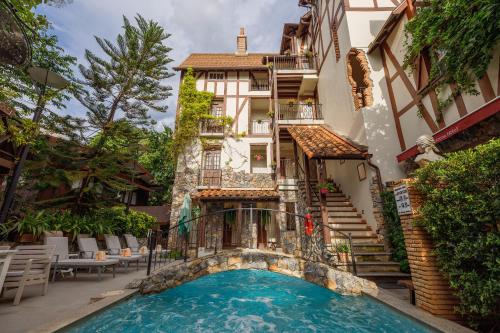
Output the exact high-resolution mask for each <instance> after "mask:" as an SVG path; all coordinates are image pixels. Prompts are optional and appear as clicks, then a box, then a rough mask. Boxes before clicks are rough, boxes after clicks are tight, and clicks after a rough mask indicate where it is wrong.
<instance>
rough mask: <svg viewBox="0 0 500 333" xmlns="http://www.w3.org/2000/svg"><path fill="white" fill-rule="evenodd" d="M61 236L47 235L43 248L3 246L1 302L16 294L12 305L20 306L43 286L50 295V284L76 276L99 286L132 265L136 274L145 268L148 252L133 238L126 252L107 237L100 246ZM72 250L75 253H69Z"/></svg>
mask: <svg viewBox="0 0 500 333" xmlns="http://www.w3.org/2000/svg"><path fill="white" fill-rule="evenodd" d="M60 234H62V233H59V232H50V233H46V236H45V237H44V240H43V243H44V245H19V246H15V247H14V248H12V249H11V248H10V246H5V245H2V246H0V290H1V294H0V295H1V296H2V297H0V300H1V299H2V298H6V297H7V298H9V297H11V296H12V295H11V294H12V293H10V291H11V290H15V296H14V300H13V305H18V304H19V303H20V302H21V299H22V297H23V293H24V290H25V288H26V287H28V286H38V285H40V288H41V295H45V294H46V293H47V292H50V286H49V282H52V283H57V281H58V280H68V279H67V277H68V276H69V277H71V278H72V280H75V281H76V280H77V275H81V274H84V276H85V279H86V280H92V281H94V282H95V283H99V281H101V280H102V279H103V275H107V276H112V278H115V276H116V272H119V273H128V271H129V270H128V268H129V266H130V264H135V266H136V270H135V271H137V272H139V271H140V270H142V269H145V268H146V265H147V259H148V255H149V251H148V250H147V249H146V247H140V245H139V241H138V240H137V238H136V237H134V236H133V235H130V234H127V235H126V238H124V244H127V245H132V246H131V247H125V248H124V247H122V245H121V244H122V243H121V240H120V237H118V236H116V235H106V236H105V237H104V239H105V241H104V242H103V244H102V245H103V246H99V244H98V241H97V239H96V238H92V237H89V236H88V235H78V237H76V242H73V241H72V239H69V238H68V237H63V236H60ZM52 235H56V236H52ZM75 245H76V246H75ZM71 248H75V251H73V252H70V249H71ZM76 248H77V250H76ZM156 253H161V251H154V255H156Z"/></svg>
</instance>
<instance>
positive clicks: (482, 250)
mask: <svg viewBox="0 0 500 333" xmlns="http://www.w3.org/2000/svg"><path fill="white" fill-rule="evenodd" d="M499 164H500V139H495V140H492V141H490V142H489V143H487V144H484V145H479V146H477V147H476V148H474V149H468V150H463V151H458V152H455V153H451V154H448V155H447V156H446V159H444V160H442V161H437V162H433V163H430V164H428V165H426V166H425V167H424V168H421V169H419V170H417V183H416V188H417V189H418V190H419V191H420V192H421V193H422V194H423V195H424V196H425V201H424V204H423V206H422V207H421V213H422V220H421V223H423V225H424V227H425V228H426V230H427V231H428V232H429V234H430V235H431V237H432V239H433V241H434V244H435V246H436V249H435V252H436V254H437V259H438V262H439V265H440V266H441V269H442V270H443V272H444V273H446V275H447V276H448V278H449V280H450V283H451V287H452V288H453V289H455V290H456V293H457V295H458V296H459V297H460V300H461V304H460V307H459V310H460V311H461V312H462V313H463V314H466V315H468V316H469V317H470V318H471V319H472V321H473V322H476V323H478V322H480V321H481V320H483V321H484V319H493V321H494V320H495V318H496V319H497V320H498V318H499V317H498V316H499V314H500V303H499V299H500V260H499V256H498V254H499V253H500V230H499V224H498V223H499V221H500V168H498V165H499ZM471 171H473V172H471ZM487 331H489V330H487ZM493 331H494V329H493V330H491V332H493Z"/></svg>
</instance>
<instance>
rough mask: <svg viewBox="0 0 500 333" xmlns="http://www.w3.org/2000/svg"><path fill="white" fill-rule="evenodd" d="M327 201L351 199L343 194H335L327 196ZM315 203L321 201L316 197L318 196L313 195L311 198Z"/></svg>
mask: <svg viewBox="0 0 500 333" xmlns="http://www.w3.org/2000/svg"><path fill="white" fill-rule="evenodd" d="M325 199H326V201H328V202H333V201H348V200H349V199H347V198H346V197H345V196H344V195H342V196H338V197H333V196H327V197H326V198H325ZM311 201H312V202H313V203H315V202H318V203H319V200H318V199H317V198H316V196H314V195H313V198H312V200H311Z"/></svg>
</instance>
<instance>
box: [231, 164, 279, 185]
mask: <svg viewBox="0 0 500 333" xmlns="http://www.w3.org/2000/svg"><path fill="white" fill-rule="evenodd" d="M272 184H273V180H272V178H271V174H267V173H245V172H244V171H238V172H235V171H233V169H232V168H230V167H227V166H226V167H225V168H223V169H222V187H224V188H231V187H234V188H271V187H272Z"/></svg>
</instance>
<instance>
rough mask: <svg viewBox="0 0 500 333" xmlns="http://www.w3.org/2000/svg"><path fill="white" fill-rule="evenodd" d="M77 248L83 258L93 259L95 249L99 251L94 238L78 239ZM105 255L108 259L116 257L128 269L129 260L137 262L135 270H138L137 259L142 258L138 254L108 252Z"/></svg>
mask: <svg viewBox="0 0 500 333" xmlns="http://www.w3.org/2000/svg"><path fill="white" fill-rule="evenodd" d="M78 248H79V249H80V253H81V254H82V256H83V258H86V259H93V258H94V256H95V254H96V253H97V251H99V248H98V247H97V241H96V240H95V238H80V239H78ZM107 257H108V258H109V259H117V260H118V261H119V262H120V264H123V265H124V266H125V270H128V265H129V263H131V262H135V263H136V264H137V270H139V260H141V258H142V256H140V255H136V256H134V255H132V256H130V257H125V256H121V255H119V254H118V255H116V254H108V255H107Z"/></svg>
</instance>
